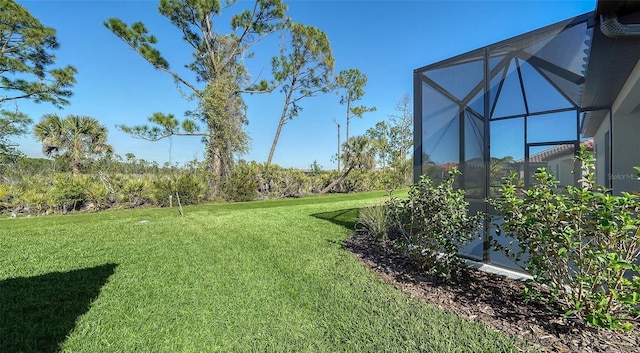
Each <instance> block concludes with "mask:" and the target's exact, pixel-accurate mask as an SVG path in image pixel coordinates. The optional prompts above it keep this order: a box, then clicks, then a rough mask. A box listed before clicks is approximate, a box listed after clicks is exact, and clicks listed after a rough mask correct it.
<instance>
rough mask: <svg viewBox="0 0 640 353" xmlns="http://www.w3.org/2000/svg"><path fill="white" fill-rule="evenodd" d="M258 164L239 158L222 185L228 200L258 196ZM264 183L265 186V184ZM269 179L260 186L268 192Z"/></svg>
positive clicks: (248, 199) (252, 198)
mask: <svg viewBox="0 0 640 353" xmlns="http://www.w3.org/2000/svg"><path fill="white" fill-rule="evenodd" d="M258 175H259V170H258V165H257V163H255V162H251V163H248V162H246V161H244V160H240V162H238V165H236V166H235V168H233V171H232V172H231V175H230V176H229V177H228V178H227V180H226V182H225V183H224V185H223V191H224V197H225V198H226V199H227V200H230V201H251V200H255V199H256V198H257V197H258V186H259V185H258V181H257V179H258ZM265 185H266V186H265ZM269 185H270V184H269V180H268V179H267V180H266V181H264V182H263V185H262V187H263V188H266V189H265V192H269V191H268V190H269Z"/></svg>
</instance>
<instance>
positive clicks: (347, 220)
mask: <svg viewBox="0 0 640 353" xmlns="http://www.w3.org/2000/svg"><path fill="white" fill-rule="evenodd" d="M359 211H360V209H359V208H348V209H344V210H336V211H330V212H322V213H314V214H312V215H311V216H313V217H316V218H319V219H324V220H326V221H329V222H331V223H333V224H337V225H339V226H342V227H345V228H347V229H348V230H351V231H352V230H354V229H355V227H356V222H357V220H358V212H359Z"/></svg>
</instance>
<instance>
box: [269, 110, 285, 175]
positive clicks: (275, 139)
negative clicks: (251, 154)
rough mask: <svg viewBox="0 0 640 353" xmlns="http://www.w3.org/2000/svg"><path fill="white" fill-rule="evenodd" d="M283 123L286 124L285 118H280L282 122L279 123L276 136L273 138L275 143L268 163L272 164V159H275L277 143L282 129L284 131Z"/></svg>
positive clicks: (272, 145)
mask: <svg viewBox="0 0 640 353" xmlns="http://www.w3.org/2000/svg"><path fill="white" fill-rule="evenodd" d="M283 125H284V119H283V118H280V122H279V123H278V129H277V130H276V136H275V137H274V138H273V143H272V144H271V151H269V157H268V158H267V165H271V160H272V159H273V153H274V152H275V151H276V145H277V144H278V138H279V137H280V131H282V126H283Z"/></svg>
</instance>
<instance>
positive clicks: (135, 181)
mask: <svg viewBox="0 0 640 353" xmlns="http://www.w3.org/2000/svg"><path fill="white" fill-rule="evenodd" d="M160 183H162V182H160ZM170 183H171V182H169V184H170ZM169 190H178V188H173V189H172V188H171V187H169ZM167 198H168V196H167ZM181 198H182V196H181ZM153 199H154V197H153V185H152V183H151V182H150V180H149V179H148V178H131V179H127V181H126V182H125V183H124V186H123V187H122V201H123V202H126V203H127V206H128V207H139V206H142V205H145V204H149V203H152V200H153ZM181 201H182V199H181Z"/></svg>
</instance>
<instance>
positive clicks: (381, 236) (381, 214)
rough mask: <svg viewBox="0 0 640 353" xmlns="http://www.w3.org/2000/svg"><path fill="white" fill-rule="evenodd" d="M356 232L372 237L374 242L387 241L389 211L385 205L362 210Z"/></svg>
mask: <svg viewBox="0 0 640 353" xmlns="http://www.w3.org/2000/svg"><path fill="white" fill-rule="evenodd" d="M356 231H357V232H361V233H364V234H366V235H368V236H370V237H371V238H372V239H373V240H374V241H377V242H380V241H386V240H387V210H386V208H385V206H384V205H374V206H370V207H364V208H361V209H360V212H359V213H358V221H357V222H356Z"/></svg>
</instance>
